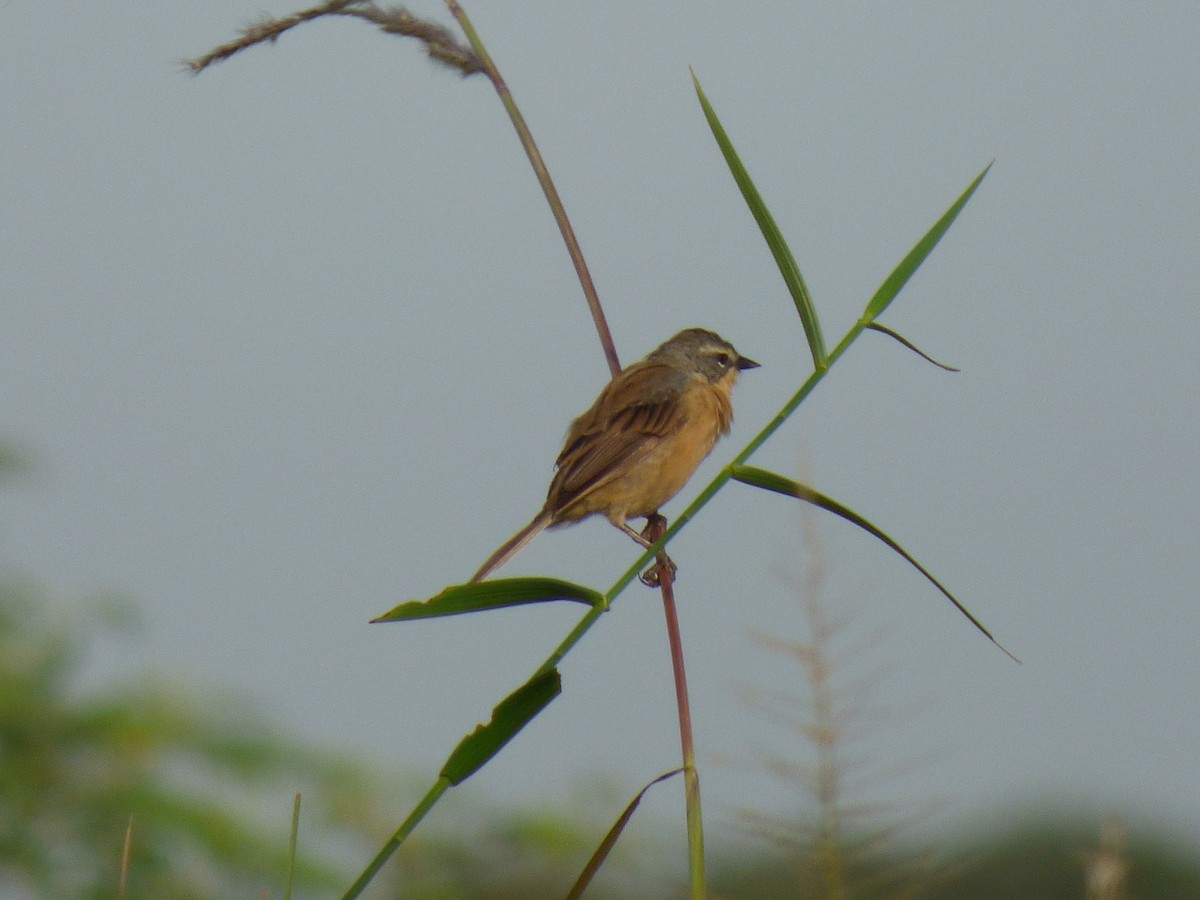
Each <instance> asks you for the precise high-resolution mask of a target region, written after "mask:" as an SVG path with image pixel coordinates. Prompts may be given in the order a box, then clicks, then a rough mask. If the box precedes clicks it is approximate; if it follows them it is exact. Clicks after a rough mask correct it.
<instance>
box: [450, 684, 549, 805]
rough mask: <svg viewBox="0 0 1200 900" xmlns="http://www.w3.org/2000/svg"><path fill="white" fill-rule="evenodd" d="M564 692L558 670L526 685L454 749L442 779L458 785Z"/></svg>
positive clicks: (504, 701)
mask: <svg viewBox="0 0 1200 900" xmlns="http://www.w3.org/2000/svg"><path fill="white" fill-rule="evenodd" d="M561 691H562V679H561V678H560V677H559V674H558V670H557V669H551V670H550V671H549V672H546V673H545V674H543V675H537V676H535V677H533V678H531V679H530V680H529V681H527V682H525V683H524V684H523V685H521V686H520V687H519V688H517V689H516V690H515V691H513V692H512V693H511V694H509V695H508V696H507V697H505V698H504V699H503V700H501V701H500V702H499V703H498V704H496V708H495V709H494V710H492V720H491V721H490V722H488V723H487V724H486V725H480V726H479V727H478V728H476V729H475V730H474V731H472V732H471V733H470V734H468V735H467V736H466V737H465V738H463V739H462V741H460V742H459V745H458V746H457V747H455V748H454V752H453V753H451V754H450V757H449V759H447V760H446V765H444V766H443V767H442V771H441V777H442V778H445V779H446V780H448V781H449V782H450V783H451V784H459V783H461V782H463V781H465V780H466V779H467V778H469V777H471V775H473V774H474V773H475V772H476V771H477V770H478V769H479V767H480V766H482V765H483V764H484V763H486V762H487V761H488V760H489V759H491V758H492V757H493V756H495V755H496V754H497V753H499V752H500V749H501V748H502V747H503V746H504V745H505V744H507V743H508V742H509V741H511V740H512V739H513V738H514V737H515V736H516V734H517V732H519V731H520V730H521V729H522V728H524V727H525V726H526V725H527V724H529V722H530V721H532V719H533V718H534V716H536V715H537V714H538V713H540V712H541V711H542V710H543V709H545V708H546V706H547V705H548V704H549V703H550V701H551V700H553V699H554V698H555V697H557V696H558V695H559V693H560V692H561Z"/></svg>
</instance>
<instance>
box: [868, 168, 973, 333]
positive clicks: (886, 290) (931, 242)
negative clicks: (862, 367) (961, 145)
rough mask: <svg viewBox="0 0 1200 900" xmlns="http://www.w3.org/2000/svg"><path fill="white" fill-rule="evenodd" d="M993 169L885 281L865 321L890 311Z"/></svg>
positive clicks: (964, 196) (968, 187)
mask: <svg viewBox="0 0 1200 900" xmlns="http://www.w3.org/2000/svg"><path fill="white" fill-rule="evenodd" d="M991 168H992V163H988V164H987V166H985V167H984V170H983V171H982V172H980V173H979V174H978V175H976V176H975V180H974V181H972V182H971V183H970V184H969V185H968V186H967V189H966V190H965V191H963V192H962V194H960V195H959V198H958V199H957V200H955V201H954V203H953V204H951V206H950V208H949V209H948V210H946V211H945V212H944V213H942V217H941V218H940V219H938V220H937V221H936V222H935V223H934V225H933V227H932V228H930V229H929V230H928V231H927V232H925V235H924V237H922V238H921V239H920V240H919V241H917V243H916V246H914V247H913V248H912V249H911V250H909V251H908V255H906V256H905V257H904V259H902V260H901V261H900V264H899V265H898V266H896V268H895V269H893V270H892V273H891V274H890V275H888V277H887V278H886V279H884V282H883V284H881V285H880V286H879V290H877V291H876V292H875V296H874V297H872V298H871V300H870V302H869V303H868V304H867V308H866V310H865V311H864V312H863V320H864V321H866V322H873V321H875V319H876V318H878V317H879V316H880V315H881V314H882V313H883V311H884V310H885V309H887V308H888V305H889V304H891V302H892V301H893V300H894V299H896V295H897V294H899V293H900V289H901V288H903V287H904V285H906V284H907V283H908V280H909V279H910V278H912V276H913V273H915V272H916V271H917V269H918V268H920V266H921V263H923V262H925V258H926V257H927V256H929V254H930V253H932V252H933V248H934V247H936V246H937V245H938V242H939V241H940V240H941V239H942V237H943V236H945V234H946V232H947V231H948V230H949V228H950V226H951V225H952V224H953V223H954V220H955V219H957V218H958V214H959V213H960V212H962V210H963V207H964V206H966V205H967V201H968V200H970V199H971V195H972V194H974V193H975V189H976V188H978V187H979V184H980V182H982V181H983V179H984V176H985V175H987V173H988V172H989V171H990V170H991Z"/></svg>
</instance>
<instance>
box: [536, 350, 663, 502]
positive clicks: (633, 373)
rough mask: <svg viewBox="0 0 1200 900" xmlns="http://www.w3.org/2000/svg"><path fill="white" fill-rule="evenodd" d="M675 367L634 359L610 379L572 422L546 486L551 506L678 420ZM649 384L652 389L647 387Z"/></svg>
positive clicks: (603, 480)
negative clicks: (634, 362)
mask: <svg viewBox="0 0 1200 900" xmlns="http://www.w3.org/2000/svg"><path fill="white" fill-rule="evenodd" d="M677 377H678V376H677V373H675V372H673V371H672V370H671V369H669V368H668V367H666V366H662V365H659V364H655V363H639V364H638V365H637V366H636V367H631V368H630V369H629V370H628V371H627V372H626V373H624V376H622V377H621V378H618V379H617V380H616V381H613V382H610V383H609V386H608V387H607V388H605V390H604V391H603V392H602V393H601V394H600V396H599V397H598V398H597V399H596V402H595V403H594V404H593V405H592V408H591V409H589V410H588V411H587V412H585V413H584V414H583V415H582V416H580V417H579V418H578V419H577V420H576V421H575V423H574V425H572V426H571V431H570V434H569V435H568V436H567V443H566V446H565V447H564V448H563V452H562V453H561V454H560V455H559V458H558V474H557V475H556V476H555V480H554V484H553V485H552V486H551V491H550V493H551V496H552V497H554V498H555V500H556V502H555V504H554V505H555V508H556V509H557V510H560V511H561V510H563V509H565V508H566V507H568V506H570V505H571V504H573V503H575V502H578V501H579V500H580V499H581V498H583V497H584V496H586V495H587V494H589V493H591V492H592V491H594V490H596V489H597V488H598V487H600V486H602V485H604V484H607V483H608V482H609V481H611V480H612V479H613V478H614V477H616V476H617V475H619V474H620V473H621V472H623V471H625V470H626V464H627V463H628V462H629V461H630V460H632V459H633V458H635V457H636V456H638V455H639V454H640V453H644V452H646V451H647V450H648V449H649V448H650V446H652V444H653V441H654V439H656V438H660V437H662V436H664V435H667V434H670V433H672V432H673V431H675V430H676V429H677V428H679V426H680V425H681V424H682V423H683V419H684V413H683V410H682V407H681V405H680V404H679V402H678V397H679V389H678V388H679V386H678V385H677ZM649 385H653V386H654V388H653V390H647V387H648V386H649Z"/></svg>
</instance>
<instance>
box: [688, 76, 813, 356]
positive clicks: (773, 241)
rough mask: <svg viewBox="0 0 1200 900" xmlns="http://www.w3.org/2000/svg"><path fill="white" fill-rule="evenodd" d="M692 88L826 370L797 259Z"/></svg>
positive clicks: (709, 108)
mask: <svg viewBox="0 0 1200 900" xmlns="http://www.w3.org/2000/svg"><path fill="white" fill-rule="evenodd" d="M692 84H693V85H695V88H696V96H697V98H698V99H699V100H700V107H701V109H702V110H703V111H704V118H705V120H706V121H707V122H708V127H709V129H711V131H712V133H713V137H714V138H716V141H717V146H718V147H719V148H720V150H721V155H722V156H724V157H725V164H726V165H727V166H728V167H729V171H730V173H731V174H732V175H733V180H734V181H735V182H736V183H737V186H738V189H739V190H740V191H741V192H742V197H743V199H744V200H745V201H746V206H748V207H749V208H750V214H751V215H753V216H754V221H755V222H757V223H758V228H759V231H761V232H762V236H763V238H764V239H765V240H766V242H767V247H768V248H769V249H770V251H771V255H772V256H773V257H774V258H775V265H776V266H778V267H779V274H780V275H782V276H783V282H784V284H785V285H786V286H787V289H788V292H789V293H790V294H791V295H792V302H793V303H795V304H796V312H797V313H799V315H800V322H801V324H802V325H803V326H804V335H805V337H806V338H807V339H808V349H809V352H810V353H812V358H813V365H814V366H815V367H816V368H817V369H825V368H827V367H828V365H829V355H828V352H827V351H826V349H825V337H824V336H823V335H822V333H821V323H820V321H819V320H818V318H817V308H816V305H815V304H814V303H813V299H812V295H811V294H809V292H808V285H806V284H805V283H804V276H803V275H801V274H800V267H799V266H798V265H797V264H796V258H795V257H794V256H793V255H792V251H791V248H790V247H788V244H787V241H786V240H784V237H783V232H781V231H780V230H779V226H778V225H777V224H776V223H775V217H774V216H772V215H771V211H770V210H769V209H767V204H766V202H765V201H764V200H763V198H762V195H761V194H760V193H759V192H758V188H756V187H755V186H754V182H753V181H752V180H751V178H750V173H749V172H748V171H747V170H746V167H745V166H744V165H743V164H742V161H741V159H740V158H739V157H738V155H737V151H736V150H735V149H734V147H733V142H732V141H731V140H730V139H729V135H728V134H727V133H726V132H725V128H724V126H723V125H722V124H721V121H720V119H718V118H717V113H716V110H714V109H713V107H712V104H711V103H709V102H708V97H707V96H706V95H705V93H704V89H703V88H702V87H700V79H699V78H697V77H696V73H695V72H694V71H693V72H692Z"/></svg>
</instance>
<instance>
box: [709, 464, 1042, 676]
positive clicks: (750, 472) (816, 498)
mask: <svg viewBox="0 0 1200 900" xmlns="http://www.w3.org/2000/svg"><path fill="white" fill-rule="evenodd" d="M732 468H733V471H732V477H733V479H734V480H735V481H740V482H742V483H743V484H749V485H753V486H754V487H759V488H763V489H764V490H768V491H774V492H775V493H777V494H784V495H786V496H788V497H796V498H798V499H800V500H803V501H805V502H806V503H811V504H813V505H814V506H819V507H821V509H824V510H828V511H829V512H831V513H833V514H834V515H835V516H840V517H841V518H843V519H845V520H846V521H847V522H850V523H852V524H854V525H857V526H858V527H859V528H861V529H862V530H863V531H865V532H867V533H868V534H871V535H873V536H875V537H876V538H878V539H879V540H881V541H883V542H884V543H885V544H887V545H888V546H889V547H891V548H892V549H893V550H894V551H896V552H897V553H898V554H900V555H901V556H902V557H904V559H905V560H907V561H908V563H909V565H911V566H912V567H913V568H914V569H916V570H917V571H918V572H920V573H921V574H922V575H924V576H925V578H926V579H928V581H929V583H930V584H932V585H933V586H934V587H936V588H937V589H938V590H939V591H941V592H942V594H943V595H944V596H945V597H946V599H947V600H949V601H950V602H951V603H953V604H954V605H955V607H957V609H958V611H959V612H960V613H962V614H963V615H964V616H966V617H967V619H969V620H970V622H971V624H972V625H974V626H975V627H976V628H978V629H979V630H980V631H981V632H983V633H984V634H985V635H987V637H988V640H990V641H991V642H992V643H993V644H995V645H996V646H997V647H999V648H1000V649H1001V650H1003V651H1004V652H1005V653H1006V654H1008V656H1010V657H1012V659H1014V660H1016V661H1017V662H1020V660H1019V659H1017V658H1016V657H1015V656H1013V655H1012V654H1011V653H1009V651H1008V650H1007V649H1006V648H1005V647H1004V645H1003V644H1001V643H1000V642H999V641H998V640H996V639H995V638H994V637H992V633H991V632H990V631H988V630H987V629H986V628H984V627H983V623H982V622H980V621H979V620H978V619H976V618H975V617H974V616H973V615H971V612H970V610H968V609H967V608H966V607H965V606H963V605H962V604H961V603H959V602H958V598H957V597H955V596H954V595H953V594H951V593H950V591H948V590H947V589H946V587H945V586H944V585H943V584H942V583H941V582H940V581H938V580H937V579H936V578H934V577H933V575H932V574H931V573H930V572H929V570H928V569H926V568H925V567H924V566H923V565H921V564H920V563H919V562H917V561H916V560H915V559H913V557H912V556H910V555H909V553H908V551H907V550H905V549H904V548H903V547H901V546H900V545H899V544H897V543H896V542H895V541H894V540H892V539H891V538H890V537H888V536H887V535H886V534H884V533H883V531H881V530H880V529H879V528H877V527H875V526H874V525H872V524H871V523H870V522H868V521H867V520H866V519H864V518H863V517H862V516H860V515H859V514H858V513H856V512H855V511H854V510H852V509H850V508H849V507H846V506H843V505H842V504H840V503H838V502H837V501H836V500H834V499H832V498H831V497H827V496H826V495H825V494H822V493H821V492H820V491H816V490H813V489H812V488H810V487H808V485H804V484H800V482H798V481H793V480H792V479H790V478H784V477H783V476H782V475H777V474H776V473H774V472H768V471H767V470H766V469H759V468H755V467H754V466H733V467H732Z"/></svg>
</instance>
